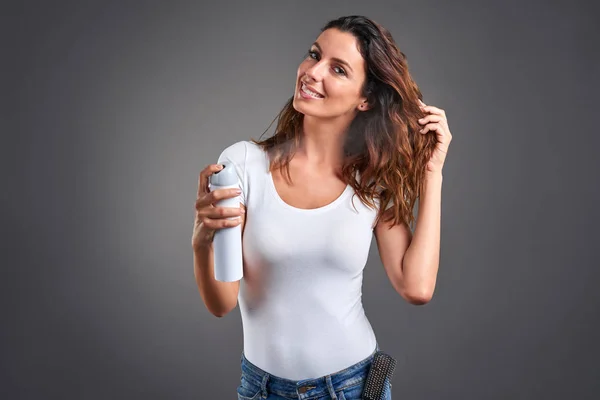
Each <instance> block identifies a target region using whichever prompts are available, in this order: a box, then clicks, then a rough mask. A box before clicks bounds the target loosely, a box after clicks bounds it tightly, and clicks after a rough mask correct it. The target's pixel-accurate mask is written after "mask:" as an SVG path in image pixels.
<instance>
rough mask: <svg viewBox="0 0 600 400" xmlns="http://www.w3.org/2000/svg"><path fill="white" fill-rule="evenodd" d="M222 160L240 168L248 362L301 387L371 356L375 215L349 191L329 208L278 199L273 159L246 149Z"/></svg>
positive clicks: (246, 144)
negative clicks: (367, 275)
mask: <svg viewBox="0 0 600 400" xmlns="http://www.w3.org/2000/svg"><path fill="white" fill-rule="evenodd" d="M223 161H229V162H231V163H233V164H234V166H235V168H236V171H237V173H238V176H239V180H240V183H241V189H242V191H243V193H242V195H241V199H242V203H243V204H244V205H245V206H246V227H245V230H244V236H243V257H244V277H243V278H242V281H241V282H240V292H239V296H238V304H239V307H240V313H241V318H242V327H243V337H244V355H245V356H246V358H247V359H248V360H249V361H250V362H251V363H253V364H254V365H256V366H258V367H259V368H261V369H263V370H264V371H266V372H268V373H270V374H272V375H275V376H278V377H281V378H286V379H292V380H302V379H312V378H318V377H321V376H324V375H328V374H332V373H334V372H337V371H340V370H342V369H345V368H347V367H349V366H351V365H352V364H355V363H357V362H359V361H361V360H363V359H364V358H366V357H368V356H369V355H370V354H371V353H372V352H373V351H374V349H375V345H376V338H375V334H374V332H373V329H372V327H371V324H370V323H369V321H368V319H367V317H366V316H365V312H364V310H363V305H362V279H363V269H364V267H365V265H366V262H367V258H368V255H369V248H370V246H371V241H372V237H373V224H374V222H375V217H376V209H370V208H368V207H367V206H365V205H364V204H362V202H361V201H360V199H359V198H358V196H354V197H353V196H352V195H353V194H354V190H353V189H352V188H351V187H350V186H347V187H346V189H345V191H344V192H343V193H342V194H341V195H340V196H339V197H338V198H337V199H336V200H334V201H333V202H332V203H330V204H328V205H326V206H324V207H320V208H316V209H299V208H295V207H292V206H290V205H289V204H287V203H285V202H284V201H283V200H282V199H281V198H280V197H279V195H278V194H277V191H276V190H275V185H274V183H273V179H272V177H271V174H270V172H269V159H268V156H267V153H266V152H264V151H263V150H262V148H261V147H259V146H258V145H256V144H254V143H253V142H250V141H240V142H237V143H234V144H233V145H231V146H229V147H228V148H226V149H225V150H224V151H223V152H222V153H221V155H220V157H219V159H218V162H219V163H220V162H223ZM352 203H353V204H354V206H355V207H356V210H355V209H354V207H353V204H352ZM375 204H376V205H378V202H377V201H376V202H375Z"/></svg>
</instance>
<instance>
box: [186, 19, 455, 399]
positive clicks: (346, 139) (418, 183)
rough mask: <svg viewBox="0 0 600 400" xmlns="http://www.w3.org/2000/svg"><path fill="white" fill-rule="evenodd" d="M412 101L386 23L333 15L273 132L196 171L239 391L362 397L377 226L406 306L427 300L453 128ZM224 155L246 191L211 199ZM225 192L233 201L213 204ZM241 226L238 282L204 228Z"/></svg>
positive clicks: (202, 271)
mask: <svg viewBox="0 0 600 400" xmlns="http://www.w3.org/2000/svg"><path fill="white" fill-rule="evenodd" d="M420 98H421V93H420V91H419V89H418V87H417V85H416V84H415V83H414V82H413V80H412V78H411V76H410V74H409V72H408V68H407V63H406V58H405V56H404V54H403V53H401V52H400V51H399V50H398V48H397V47H396V44H395V43H394V40H393V38H392V36H391V35H390V34H389V32H388V31H387V30H386V29H385V28H383V27H381V26H380V25H378V24H376V23H375V22H373V21H371V20H369V19H367V18H365V17H362V16H351V17H343V18H339V19H337V20H333V21H330V22H329V23H327V25H326V26H325V27H324V28H323V29H322V31H321V34H320V35H319V37H318V38H317V40H316V41H315V43H313V44H312V46H311V47H310V49H309V51H308V53H307V55H306V58H305V59H304V60H303V61H302V62H301V64H300V66H299V67H298V71H297V80H296V89H295V92H294V95H293V97H292V98H290V100H289V101H288V103H287V104H286V105H285V107H284V108H283V110H282V111H281V113H280V114H279V116H278V124H277V129H276V132H275V135H274V136H272V137H271V138H268V139H266V140H264V141H256V140H254V139H253V140H252V141H241V142H238V143H235V144H233V145H231V146H230V147H228V148H227V149H225V150H224V151H223V152H222V154H221V156H220V157H219V160H218V162H217V164H213V165H209V166H207V167H206V168H205V169H204V170H203V171H202V172H201V174H200V178H199V182H198V198H197V201H196V220H195V224H194V232H193V236H192V247H193V249H194V271H195V276H196V282H197V284H198V287H199V291H200V294H201V296H202V299H203V301H204V303H205V304H206V306H207V308H208V309H209V310H210V311H211V312H212V313H213V314H214V315H216V316H223V315H225V314H227V313H228V312H229V311H231V310H232V309H233V308H235V306H236V305H237V303H238V299H239V305H240V312H241V316H242V322H243V332H244V351H243V352H242V356H241V364H242V365H241V367H242V377H241V384H240V386H239V387H238V388H237V392H238V398H239V399H244V400H247V399H258V398H263V399H298V398H310V399H359V398H361V393H362V392H363V389H364V383H365V378H366V376H367V374H368V371H369V367H370V365H371V362H372V359H373V355H374V354H375V352H376V350H378V345H377V341H376V338H375V335H374V333H373V330H372V328H371V325H370V324H369V321H368V319H367V318H366V316H365V313H364V310H363V307H362V300H361V286H362V273H363V268H364V266H365V263H366V261H367V257H368V252H369V247H370V244H371V240H372V236H373V234H375V237H376V241H377V246H378V249H379V253H380V256H381V260H382V263H383V266H384V268H385V271H386V273H387V276H388V278H389V280H390V282H391V284H392V286H393V287H394V289H395V290H396V291H397V292H398V293H399V294H400V295H401V296H402V297H403V298H404V299H406V300H407V301H409V302H410V303H411V304H424V303H427V302H428V301H429V300H430V299H431V297H432V295H433V291H434V286H435V282H436V276H437V270H438V262H439V244H440V238H439V236H440V213H441V211H440V210H441V186H442V166H443V163H444V160H445V156H446V152H447V149H448V146H449V143H450V140H451V137H452V136H451V134H450V131H449V128H448V124H447V120H446V117H445V114H444V111H443V110H441V109H439V108H436V107H432V106H426V105H425V104H423V103H422V102H420V100H419V99H420ZM224 161H227V162H229V163H231V164H232V165H233V166H234V167H235V169H236V171H237V173H238V178H239V181H240V186H241V188H240V189H241V190H240V191H238V192H237V193H236V192H234V191H233V190H215V191H213V192H212V193H209V189H208V178H209V176H210V175H211V174H213V173H215V172H217V171H219V170H220V168H221V167H220V165H219V164H220V163H221V162H224ZM284 169H285V172H286V173H285V174H284V173H283V171H284ZM234 196H240V199H241V204H240V208H239V209H237V208H231V209H226V208H221V207H215V206H214V203H215V202H217V201H218V200H220V199H223V198H230V197H234ZM355 196H357V197H358V198H359V199H360V201H359V202H356V201H354V200H355ZM417 198H419V199H420V201H419V215H418V220H417V221H416V227H415V229H414V237H413V234H412V233H411V229H410V228H409V225H410V224H411V223H413V222H415V221H414V217H413V215H412V210H413V206H414V204H415V202H416V199H417ZM246 210H247V213H246ZM245 215H247V217H245ZM231 217H240V218H239V219H238V220H234V219H229V218H231ZM238 224H242V232H243V233H242V235H243V253H244V277H243V279H242V280H240V281H237V282H219V281H216V280H215V279H214V274H213V258H212V257H213V253H212V238H213V235H214V233H215V231H216V230H218V229H222V228H225V227H231V226H235V225H238ZM384 398H386V399H389V398H391V383H390V382H389V381H388V382H386V388H385V393H384Z"/></svg>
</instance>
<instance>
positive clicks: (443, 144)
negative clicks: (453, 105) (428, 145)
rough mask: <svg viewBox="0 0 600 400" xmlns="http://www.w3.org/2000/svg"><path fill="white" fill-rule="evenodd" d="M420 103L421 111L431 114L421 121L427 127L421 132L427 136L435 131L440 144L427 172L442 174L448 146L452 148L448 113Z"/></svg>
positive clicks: (428, 165) (428, 164) (432, 156)
mask: <svg viewBox="0 0 600 400" xmlns="http://www.w3.org/2000/svg"><path fill="white" fill-rule="evenodd" d="M419 103H421V109H422V110H423V111H425V112H428V113H429V115H427V116H426V117H424V118H422V119H420V120H419V124H421V125H425V126H424V127H423V129H421V130H420V132H421V133H422V134H426V133H427V132H429V131H434V132H435V133H436V135H437V138H438V144H437V146H436V147H435V150H434V151H433V154H432V155H431V158H430V159H429V162H428V163H427V172H438V173H440V174H441V173H442V167H443V166H444V161H445V160H446V154H447V153H448V146H450V142H451V141H452V134H451V133H450V128H449V127H448V120H447V119H446V113H445V112H444V110H442V109H440V108H437V107H434V106H428V105H425V103H423V102H422V101H421V100H419Z"/></svg>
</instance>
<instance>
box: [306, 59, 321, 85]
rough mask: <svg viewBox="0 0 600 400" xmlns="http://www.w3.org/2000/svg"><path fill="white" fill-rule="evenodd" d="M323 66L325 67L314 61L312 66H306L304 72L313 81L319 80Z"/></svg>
mask: <svg viewBox="0 0 600 400" xmlns="http://www.w3.org/2000/svg"><path fill="white" fill-rule="evenodd" d="M323 67H325V65H324V64H322V63H316V64H315V65H313V66H312V67H310V68H308V69H307V70H306V72H305V74H306V75H307V76H308V77H309V78H310V79H311V80H313V81H320V80H322V79H323V71H324V70H323Z"/></svg>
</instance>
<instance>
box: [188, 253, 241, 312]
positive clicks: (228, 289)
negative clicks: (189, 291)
mask: <svg viewBox="0 0 600 400" xmlns="http://www.w3.org/2000/svg"><path fill="white" fill-rule="evenodd" d="M213 259H214V257H213V246H212V244H211V245H206V246H203V247H200V248H196V249H194V276H195V277H196V284H197V285H198V290H199V291H200V297H202V301H204V304H205V305H206V308H207V309H208V311H210V312H211V313H212V314H213V315H215V316H217V317H223V316H225V315H226V314H228V313H229V312H230V311H231V310H233V309H234V308H235V306H236V305H237V297H238V292H239V290H240V281H235V282H220V281H217V280H216V279H215V274H214V264H213Z"/></svg>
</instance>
